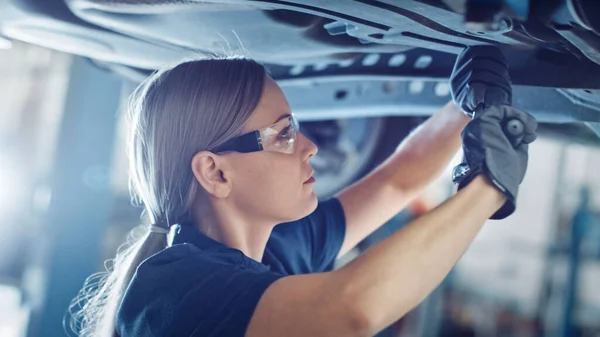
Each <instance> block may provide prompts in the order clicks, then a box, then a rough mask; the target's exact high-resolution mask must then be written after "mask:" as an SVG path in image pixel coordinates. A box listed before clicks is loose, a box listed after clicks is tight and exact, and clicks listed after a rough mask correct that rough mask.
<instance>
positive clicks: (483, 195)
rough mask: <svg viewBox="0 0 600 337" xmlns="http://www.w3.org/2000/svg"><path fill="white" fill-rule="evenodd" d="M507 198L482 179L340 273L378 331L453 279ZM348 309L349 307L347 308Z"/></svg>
mask: <svg viewBox="0 0 600 337" xmlns="http://www.w3.org/2000/svg"><path fill="white" fill-rule="evenodd" d="M503 201H504V197H503V196H502V194H501V193H500V192H498V191H497V190H496V189H495V188H493V187H492V186H491V185H490V184H489V183H488V182H487V181H485V180H484V178H482V177H478V178H476V179H475V180H474V181H473V182H471V184H469V186H467V187H465V188H464V189H462V190H461V191H460V192H458V193H457V194H456V195H455V196H453V197H452V198H450V199H449V200H448V201H446V202H445V203H443V204H442V205H440V206H438V207H437V208H435V209H434V210H432V211H431V212H429V213H427V214H425V215H423V216H422V217H420V218H418V219H417V220H415V221H413V222H412V223H411V224H409V225H408V226H407V227H405V228H404V229H402V230H400V231H398V232H397V233H395V234H394V235H392V236H390V237H389V238H387V239H386V240H384V241H382V242H381V243H379V244H377V245H375V246H374V247H372V248H371V249H369V250H367V251H366V252H365V253H363V254H362V255H361V256H359V257H358V258H356V259H355V260H354V261H352V262H351V263H350V264H348V265H346V266H345V267H343V268H341V269H340V270H338V271H337V273H339V274H340V277H341V278H342V279H345V280H348V282H347V284H348V288H346V289H345V290H344V296H346V297H349V298H351V299H352V302H353V305H356V306H357V307H358V308H359V310H360V311H361V312H363V313H364V314H365V315H366V320H368V321H369V322H371V323H370V324H371V326H372V327H373V329H374V330H375V331H378V330H380V329H382V328H384V327H385V326H387V325H388V324H391V323H392V322H394V321H396V320H397V319H399V318H400V317H402V316H403V315H404V314H405V313H407V312H408V311H409V310H411V309H412V308H413V307H414V306H416V305H417V304H418V303H419V302H420V301H422V300H423V299H424V298H425V297H426V296H427V295H428V294H429V293H430V292H431V291H432V290H433V289H434V288H435V287H436V286H437V285H438V284H439V282H441V280H442V279H443V278H444V277H445V276H446V275H447V273H448V272H449V271H450V269H451V268H452V266H454V264H455V263H456V262H457V260H458V259H459V258H460V256H461V255H462V254H463V253H464V252H465V250H466V249H467V247H468V246H469V244H470V243H471V241H472V240H473V239H474V238H475V236H476V235H477V233H478V232H479V230H480V228H481V227H482V225H483V224H484V223H485V221H486V220H487V219H488V218H489V217H490V215H491V214H493V213H494V212H495V211H496V210H497V209H498V208H499V207H500V206H501V205H502V203H503ZM346 303H348V301H347V302H346Z"/></svg>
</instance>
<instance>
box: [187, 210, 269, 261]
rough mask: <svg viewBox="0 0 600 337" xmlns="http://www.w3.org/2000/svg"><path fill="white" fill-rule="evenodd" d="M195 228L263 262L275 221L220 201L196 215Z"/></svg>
mask: <svg viewBox="0 0 600 337" xmlns="http://www.w3.org/2000/svg"><path fill="white" fill-rule="evenodd" d="M194 217H195V219H194V220H195V221H194V222H195V224H196V227H197V228H198V229H199V230H200V231H201V232H202V233H203V234H204V235H206V236H208V237H209V238H211V239H213V240H216V241H218V242H220V243H222V244H224V245H226V246H228V247H231V248H235V249H239V250H240V251H242V253H244V255H246V256H247V257H249V258H251V259H253V260H256V261H258V262H262V258H263V254H264V252H265V247H266V246H267V241H268V240H269V237H270V236H271V232H272V230H273V227H274V226H275V224H270V223H268V222H266V221H260V220H257V219H251V218H249V217H248V216H247V215H243V214H241V213H239V212H238V211H237V210H236V209H234V208H233V207H230V205H227V204H225V203H219V202H218V201H217V202H215V203H213V204H212V207H204V209H202V210H199V211H198V212H196V214H195V215H194Z"/></svg>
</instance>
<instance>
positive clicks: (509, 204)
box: [452, 164, 517, 220]
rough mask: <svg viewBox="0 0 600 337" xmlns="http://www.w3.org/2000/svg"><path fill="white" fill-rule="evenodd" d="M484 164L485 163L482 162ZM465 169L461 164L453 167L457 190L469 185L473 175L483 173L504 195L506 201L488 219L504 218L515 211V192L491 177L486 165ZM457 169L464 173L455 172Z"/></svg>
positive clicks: (473, 177)
mask: <svg viewBox="0 0 600 337" xmlns="http://www.w3.org/2000/svg"><path fill="white" fill-rule="evenodd" d="M484 165H485V164H484ZM466 167H467V168H466V170H468V171H466V172H465V166H463V165H462V164H461V165H459V166H457V167H455V169H454V171H455V172H454V173H453V179H452V180H453V181H454V183H456V184H457V191H460V190H461V189H463V188H464V187H465V186H467V185H469V184H470V183H471V181H473V179H475V177H477V176H478V175H480V174H483V175H485V176H486V177H487V179H488V180H489V181H491V182H492V184H494V186H496V188H497V189H498V190H499V191H500V192H502V193H503V194H504V195H505V196H506V202H505V203H504V205H502V207H500V209H498V210H497V211H496V213H494V214H493V215H492V216H491V217H490V219H492V220H501V219H504V218H506V217H508V216H510V215H511V214H513V213H514V212H515V209H516V208H517V207H516V202H515V199H516V193H515V195H514V196H513V192H512V191H508V190H507V189H506V188H505V187H504V186H502V185H501V184H500V183H498V181H497V180H496V179H495V178H494V177H493V175H492V174H491V172H490V171H489V169H487V167H485V168H481V167H480V168H477V169H475V170H470V169H469V168H468V166H466ZM457 171H459V172H460V171H462V172H465V173H466V174H462V175H460V174H457Z"/></svg>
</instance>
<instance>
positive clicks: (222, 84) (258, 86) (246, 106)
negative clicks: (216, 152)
mask: <svg viewBox="0 0 600 337" xmlns="http://www.w3.org/2000/svg"><path fill="white" fill-rule="evenodd" d="M265 76H266V72H265V69H264V67H263V66H262V65H260V64H258V63H256V62H255V61H252V60H249V59H245V58H221V59H217V58H214V59H209V60H194V61H187V62H183V63H180V64H178V65H176V66H174V67H168V68H165V69H162V70H160V71H158V72H156V73H154V74H153V75H151V76H150V77H149V78H148V79H146V80H145V81H144V82H143V83H141V84H140V85H139V86H138V87H137V88H136V90H135V91H134V92H133V93H132V95H131V96H130V99H129V104H128V117H129V126H130V129H129V134H128V136H129V137H128V156H129V164H130V167H129V171H130V189H131V191H132V199H133V200H134V201H135V202H138V203H142V204H143V205H144V212H145V213H146V214H147V215H148V217H149V219H150V221H151V222H152V223H153V224H160V225H161V226H163V227H165V228H169V227H170V226H171V225H173V224H176V223H180V222H181V221H185V220H188V219H189V217H190V215H191V214H190V213H191V208H192V206H193V204H194V201H195V198H196V196H197V195H198V193H200V192H201V190H202V188H201V186H200V185H199V184H198V183H197V181H196V180H195V179H194V176H193V173H192V171H191V159H192V157H193V156H194V155H195V154H196V153H197V152H199V151H202V150H210V149H211V148H214V147H216V146H218V145H220V144H222V143H224V142H226V141H227V140H229V139H231V138H233V137H235V136H237V135H239V134H240V132H241V130H242V128H243V125H244V123H245V121H246V120H247V119H248V118H249V117H250V115H251V114H252V111H254V109H255V108H256V106H257V105H258V101H259V100H260V97H261V95H262V91H263V87H264V83H265ZM167 245H168V243H167V236H166V235H164V234H160V233H154V232H150V231H149V230H147V229H146V230H144V231H143V232H141V233H138V230H137V229H134V230H133V231H132V232H131V233H130V235H129V236H128V239H127V242H126V243H125V244H124V245H122V246H121V247H119V249H118V251H117V254H116V257H115V258H114V259H113V260H112V266H107V267H106V271H104V272H100V273H96V274H94V275H91V276H90V277H88V279H87V280H86V281H85V283H84V286H83V288H82V289H81V290H80V292H79V294H78V295H77V297H75V299H74V300H73V301H72V302H71V305H70V306H69V313H70V314H71V315H70V316H71V317H69V319H70V322H69V327H70V329H71V330H72V331H74V332H75V333H77V334H78V335H79V336H90V337H91V336H94V337H108V336H118V333H117V331H116V329H115V322H116V314H117V311H118V308H119V305H120V303H121V300H122V297H123V294H124V292H125V290H126V289H127V286H128V285H129V282H130V281H131V279H132V277H133V275H134V274H135V271H136V270H137V267H138V266H139V265H140V264H141V263H142V262H143V261H144V260H145V259H147V258H148V257H150V256H152V255H154V254H156V253H158V252H160V251H161V250H163V249H165V248H166V247H167Z"/></svg>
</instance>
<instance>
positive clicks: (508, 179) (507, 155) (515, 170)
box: [452, 105, 537, 219]
mask: <svg viewBox="0 0 600 337" xmlns="http://www.w3.org/2000/svg"><path fill="white" fill-rule="evenodd" d="M510 119H518V120H520V121H521V122H522V123H523V125H524V132H523V135H522V136H521V137H520V139H517V140H515V141H511V139H509V137H508V136H507V135H506V134H505V131H504V124H505V123H507V122H508V121H509V120H510ZM536 130H537V121H536V120H535V119H534V118H533V117H532V116H531V115H529V114H528V113H525V112H522V111H519V110H517V109H515V108H513V107H511V106H507V105H501V106H491V107H489V108H487V109H485V110H484V111H483V113H481V114H480V115H478V116H477V117H476V118H475V119H473V120H472V121H471V122H469V124H468V125H467V126H466V127H465V129H464V130H463V132H462V140H463V151H464V158H463V163H462V164H460V165H458V166H457V167H455V168H454V172H453V177H452V180H453V181H454V182H455V183H457V184H458V189H459V190H460V189H461V188H463V187H465V186H466V185H467V184H469V183H470V182H471V181H472V180H473V179H474V178H475V177H476V176H478V175H479V174H484V175H485V176H486V177H487V178H488V179H489V180H490V181H491V182H492V183H493V184H494V185H495V186H496V187H497V188H498V189H499V190H500V191H502V193H504V195H505V196H506V199H507V201H506V203H505V204H504V205H503V206H502V208H500V209H499V210H498V211H497V212H496V213H495V214H494V215H493V216H492V217H491V218H492V219H503V218H506V217H507V216H509V215H511V214H512V213H513V212H514V211H515V208H516V206H515V201H516V199H517V193H518V190H519V185H520V184H521V182H522V181H523V178H524V177H525V171H526V170H527V159H528V144H530V143H531V142H533V141H534V140H535V139H536ZM514 145H516V146H514ZM513 146H514V147H513Z"/></svg>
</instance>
